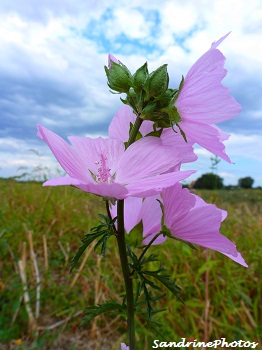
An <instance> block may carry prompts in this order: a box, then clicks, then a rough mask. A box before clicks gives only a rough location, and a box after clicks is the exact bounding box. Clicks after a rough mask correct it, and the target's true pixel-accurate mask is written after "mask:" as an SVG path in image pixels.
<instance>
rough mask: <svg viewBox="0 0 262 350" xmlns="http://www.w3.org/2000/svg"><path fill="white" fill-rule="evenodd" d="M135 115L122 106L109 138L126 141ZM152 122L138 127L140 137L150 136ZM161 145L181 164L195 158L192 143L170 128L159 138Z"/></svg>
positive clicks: (147, 121)
mask: <svg viewBox="0 0 262 350" xmlns="http://www.w3.org/2000/svg"><path fill="white" fill-rule="evenodd" d="M135 119H136V115H135V114H134V113H133V112H132V109H131V107H129V106H127V105H124V106H123V107H122V108H121V109H120V110H119V111H118V112H117V113H116V115H115V116H114V118H113V119H112V121H111V123H110V125H109V129H108V134H109V137H110V138H113V139H119V140H121V141H123V142H126V141H128V138H129V129H130V123H132V124H134V123H135ZM153 124H154V122H152V121H150V120H144V121H143V123H142V125H141V126H140V129H139V132H140V133H141V135H142V136H146V135H148V134H150V133H151V132H152V131H153V130H154V129H153ZM160 138H161V140H162V143H163V145H165V146H170V147H172V150H173V156H176V157H177V160H178V161H179V162H181V163H188V162H193V161H195V160H196V159H197V156H196V155H195V153H194V150H193V142H192V141H190V140H189V141H188V142H185V141H184V139H183V137H182V135H181V134H180V133H174V131H173V130H172V129H170V128H168V129H164V130H163V131H162V134H161V136H160Z"/></svg>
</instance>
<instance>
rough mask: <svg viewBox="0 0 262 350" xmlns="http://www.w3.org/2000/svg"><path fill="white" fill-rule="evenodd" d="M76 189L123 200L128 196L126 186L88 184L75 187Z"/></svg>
mask: <svg viewBox="0 0 262 350" xmlns="http://www.w3.org/2000/svg"><path fill="white" fill-rule="evenodd" d="M77 187H78V188H79V189H80V190H82V191H85V192H91V193H94V194H96V195H98V196H102V197H108V198H116V199H125V198H126V197H127V196H128V191H127V189H126V186H123V185H121V184H118V183H111V184H107V183H100V184H97V183H88V184H80V185H77Z"/></svg>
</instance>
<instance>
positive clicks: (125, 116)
mask: <svg viewBox="0 0 262 350" xmlns="http://www.w3.org/2000/svg"><path fill="white" fill-rule="evenodd" d="M135 120H136V115H135V114H134V113H133V111H132V108H131V107H130V106H127V105H124V106H122V107H121V108H120V110H119V111H118V112H117V113H116V115H115V116H114V118H113V119H112V121H111V123H110V125H109V128H108V135H109V137H110V138H113V139H118V140H121V141H123V142H127V141H128V139H129V129H130V123H132V124H133V125H134V123H135ZM152 131H153V122H151V121H149V120H144V121H143V123H142V125H141V126H140V129H139V132H140V133H141V134H142V136H145V135H147V134H149V133H150V132H152Z"/></svg>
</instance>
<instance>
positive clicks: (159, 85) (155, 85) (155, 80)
mask: <svg viewBox="0 0 262 350" xmlns="http://www.w3.org/2000/svg"><path fill="white" fill-rule="evenodd" d="M168 83H169V76H168V72H167V64H164V65H163V66H161V67H159V68H158V69H156V70H155V71H154V72H152V73H151V74H150V75H149V77H148V79H147V81H146V84H145V90H146V92H147V95H148V97H149V98H150V97H158V96H161V95H162V94H164V93H165V92H166V90H167V88H168Z"/></svg>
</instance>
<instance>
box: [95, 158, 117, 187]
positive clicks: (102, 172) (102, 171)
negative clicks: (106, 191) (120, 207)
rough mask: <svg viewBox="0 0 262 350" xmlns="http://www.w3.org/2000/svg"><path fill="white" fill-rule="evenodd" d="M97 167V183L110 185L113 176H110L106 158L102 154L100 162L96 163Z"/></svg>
mask: <svg viewBox="0 0 262 350" xmlns="http://www.w3.org/2000/svg"><path fill="white" fill-rule="evenodd" d="M96 165H97V167H98V168H97V175H96V178H95V180H96V182H97V183H112V182H113V176H112V175H111V174H110V170H111V169H110V168H109V167H108V162H107V157H106V156H105V155H104V154H100V160H99V161H97V162H96Z"/></svg>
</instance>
